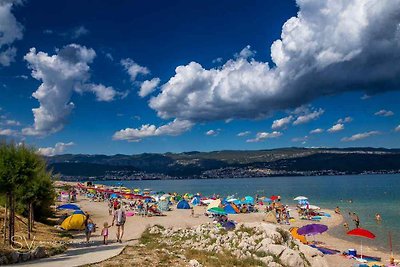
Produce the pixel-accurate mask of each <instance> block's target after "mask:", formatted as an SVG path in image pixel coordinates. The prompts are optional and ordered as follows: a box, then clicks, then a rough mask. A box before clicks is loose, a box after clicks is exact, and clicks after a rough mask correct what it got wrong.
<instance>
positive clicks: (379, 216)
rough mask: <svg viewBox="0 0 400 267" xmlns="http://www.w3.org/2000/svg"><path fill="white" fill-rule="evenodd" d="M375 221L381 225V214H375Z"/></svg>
mask: <svg viewBox="0 0 400 267" xmlns="http://www.w3.org/2000/svg"><path fill="white" fill-rule="evenodd" d="M375 220H376V222H377V223H380V222H381V221H382V217H381V215H380V214H379V213H377V214H375Z"/></svg>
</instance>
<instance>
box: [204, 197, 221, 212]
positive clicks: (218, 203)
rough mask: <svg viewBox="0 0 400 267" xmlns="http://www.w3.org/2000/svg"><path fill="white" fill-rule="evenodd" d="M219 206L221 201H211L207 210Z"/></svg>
mask: <svg viewBox="0 0 400 267" xmlns="http://www.w3.org/2000/svg"><path fill="white" fill-rule="evenodd" d="M219 205H221V199H215V200H213V201H211V202H210V204H208V206H207V210H209V209H211V208H214V207H219Z"/></svg>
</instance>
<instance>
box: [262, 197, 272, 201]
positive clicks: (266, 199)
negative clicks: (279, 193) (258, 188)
mask: <svg viewBox="0 0 400 267" xmlns="http://www.w3.org/2000/svg"><path fill="white" fill-rule="evenodd" d="M262 202H272V199H270V198H268V197H266V198H264V199H263V200H262Z"/></svg>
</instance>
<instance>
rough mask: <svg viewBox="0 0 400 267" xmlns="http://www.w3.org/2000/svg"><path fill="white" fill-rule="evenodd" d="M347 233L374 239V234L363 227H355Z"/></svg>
mask: <svg viewBox="0 0 400 267" xmlns="http://www.w3.org/2000/svg"><path fill="white" fill-rule="evenodd" d="M347 234H348V235H354V236H361V237H365V238H369V239H374V238H375V235H374V234H373V233H371V232H370V231H368V230H366V229H363V228H356V229H353V230H351V231H348V232H347Z"/></svg>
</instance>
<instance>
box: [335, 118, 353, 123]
mask: <svg viewBox="0 0 400 267" xmlns="http://www.w3.org/2000/svg"><path fill="white" fill-rule="evenodd" d="M352 121H353V118H352V117H346V118H344V119H339V120H338V121H337V123H349V122H352Z"/></svg>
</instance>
